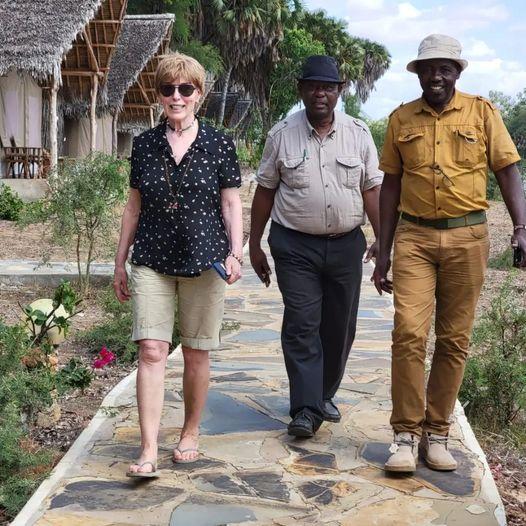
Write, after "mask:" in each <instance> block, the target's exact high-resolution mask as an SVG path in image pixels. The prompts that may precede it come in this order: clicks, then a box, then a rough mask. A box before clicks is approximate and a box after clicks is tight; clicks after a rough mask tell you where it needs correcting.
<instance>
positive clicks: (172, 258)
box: [130, 122, 241, 276]
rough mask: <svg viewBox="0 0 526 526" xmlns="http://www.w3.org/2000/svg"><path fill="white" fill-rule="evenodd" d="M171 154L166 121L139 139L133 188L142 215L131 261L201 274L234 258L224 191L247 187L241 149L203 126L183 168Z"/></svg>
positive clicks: (158, 268)
mask: <svg viewBox="0 0 526 526" xmlns="http://www.w3.org/2000/svg"><path fill="white" fill-rule="evenodd" d="M171 153H172V152H171V148H170V145H169V143H168V140H167V138H166V124H165V123H161V124H159V125H158V126H156V127H155V128H152V129H151V130H148V131H146V132H144V133H142V134H141V135H139V136H138V137H136V138H135V139H134V141H133V148H132V156H131V175H130V186H131V187H132V188H136V189H137V190H139V192H140V194H141V213H140V216H139V224H138V226H137V232H136V234H135V240H134V245H133V252H132V257H131V262H132V263H133V264H134V265H145V266H147V267H150V268H152V269H153V270H155V271H157V272H160V273H161V274H169V275H172V276H198V275H199V274H200V273H201V272H202V271H204V270H206V269H209V268H210V267H211V266H212V264H213V263H214V262H215V261H222V260H224V259H225V258H226V256H227V254H228V250H229V241H228V237H227V235H226V231H225V225H224V224H223V218H222V215H221V195H220V190H221V188H231V187H239V186H241V174H240V171H239V164H238V161H237V155H236V149H235V146H234V143H233V142H232V139H230V138H229V137H227V136H226V135H224V134H223V133H221V132H219V131H218V130H216V129H215V128H212V127H211V126H208V125H207V124H203V123H201V122H199V130H198V133H197V137H196V139H195V141H194V142H193V143H192V145H191V146H190V148H189V149H188V151H187V152H186V154H185V155H184V157H183V159H182V160H181V162H180V163H179V165H177V164H176V163H175V160H174V159H173V157H172V155H171ZM166 177H170V184H168V182H167V180H166ZM181 178H182V181H181ZM170 187H171V189H170ZM174 194H177V198H175V197H174ZM174 204H175V206H174Z"/></svg>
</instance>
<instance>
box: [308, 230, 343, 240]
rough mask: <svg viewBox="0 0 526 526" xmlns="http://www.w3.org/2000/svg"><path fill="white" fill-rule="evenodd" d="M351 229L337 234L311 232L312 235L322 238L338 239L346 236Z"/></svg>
mask: <svg viewBox="0 0 526 526" xmlns="http://www.w3.org/2000/svg"><path fill="white" fill-rule="evenodd" d="M351 232H352V230H349V232H340V233H339V234H311V235H313V236H314V237H321V238H322V239H338V238H340V237H343V236H346V235H348V234H350V233H351Z"/></svg>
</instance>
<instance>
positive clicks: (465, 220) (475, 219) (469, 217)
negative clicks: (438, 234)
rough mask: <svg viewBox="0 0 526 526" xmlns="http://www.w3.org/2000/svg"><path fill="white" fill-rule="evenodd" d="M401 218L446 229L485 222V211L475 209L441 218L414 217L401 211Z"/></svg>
mask: <svg viewBox="0 0 526 526" xmlns="http://www.w3.org/2000/svg"><path fill="white" fill-rule="evenodd" d="M401 218H402V219H405V220H406V221H410V222H411V223H416V224H417V225H421V226H428V227H431V228H437V229H438V230H446V229H448V228H458V227H461V226H471V225H480V224H481V223H485V222H486V212H485V211H484V210H475V211H473V212H470V213H469V214H466V215H465V216H461V217H446V218H443V219H424V218H422V217H415V216H412V215H410V214H406V213H405V212H402V214H401Z"/></svg>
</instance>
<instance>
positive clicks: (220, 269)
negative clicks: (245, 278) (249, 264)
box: [212, 261, 230, 281]
mask: <svg viewBox="0 0 526 526" xmlns="http://www.w3.org/2000/svg"><path fill="white" fill-rule="evenodd" d="M212 268H213V269H214V270H215V271H216V272H217V273H218V274H219V275H220V276H221V278H222V279H224V280H225V281H226V280H227V279H228V278H229V277H230V274H227V273H226V267H225V265H224V264H223V262H222V261H216V262H215V263H213V264H212Z"/></svg>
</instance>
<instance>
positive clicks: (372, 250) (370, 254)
mask: <svg viewBox="0 0 526 526" xmlns="http://www.w3.org/2000/svg"><path fill="white" fill-rule="evenodd" d="M376 256H378V239H376V240H375V241H374V243H373V244H372V245H371V246H370V247H369V250H368V251H367V254H365V258H364V259H363V262H364V263H369V261H371V259H376Z"/></svg>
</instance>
